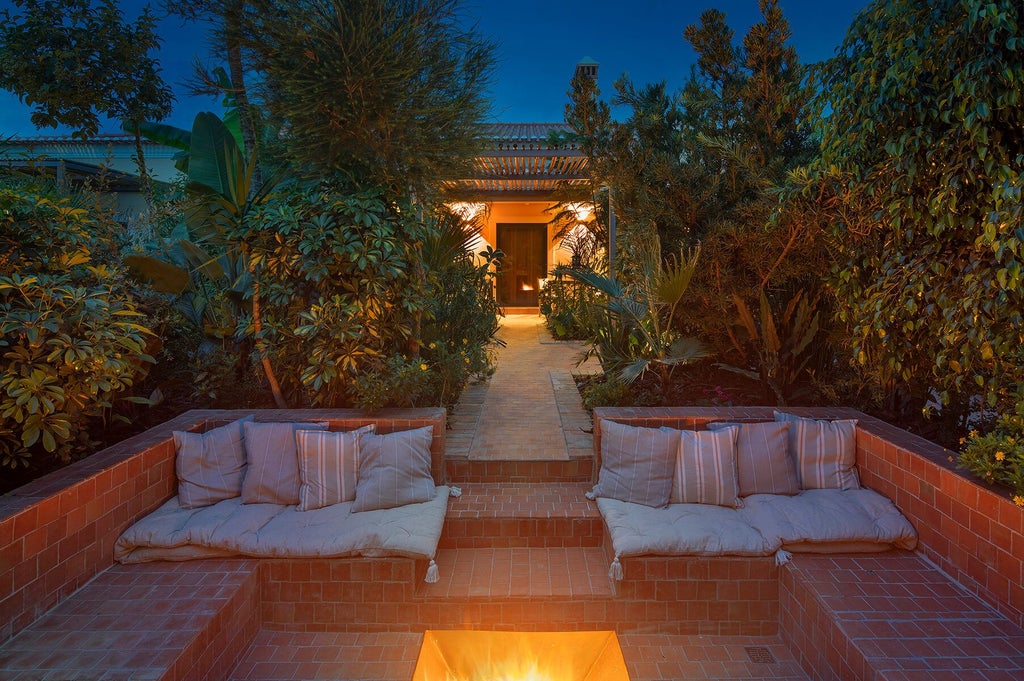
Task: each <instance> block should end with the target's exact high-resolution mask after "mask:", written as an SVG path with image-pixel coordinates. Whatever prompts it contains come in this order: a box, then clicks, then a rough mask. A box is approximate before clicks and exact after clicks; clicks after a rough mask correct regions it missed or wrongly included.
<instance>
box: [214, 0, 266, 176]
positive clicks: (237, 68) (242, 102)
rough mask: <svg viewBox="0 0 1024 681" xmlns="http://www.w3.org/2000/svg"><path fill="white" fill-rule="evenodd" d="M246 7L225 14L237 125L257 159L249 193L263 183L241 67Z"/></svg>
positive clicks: (238, 4) (232, 8) (247, 149)
mask: <svg viewBox="0 0 1024 681" xmlns="http://www.w3.org/2000/svg"><path fill="white" fill-rule="evenodd" d="M244 5H245V2H244V0H238V1H237V2H233V3H231V6H229V7H228V8H227V12H225V13H224V15H223V18H224V38H225V42H226V43H227V44H226V48H227V53H228V55H227V56H228V73H229V77H230V78H231V89H232V90H233V92H234V95H235V101H236V102H237V103H238V123H239V125H240V126H241V128H242V142H243V144H244V145H245V153H246V156H248V157H249V158H253V157H255V158H256V163H255V166H254V167H253V172H252V184H251V185H250V187H249V192H250V194H251V193H252V192H253V191H254V190H255V189H256V188H257V187H259V186H260V185H261V184H262V183H263V182H262V174H261V173H260V162H259V149H258V148H257V145H258V140H257V137H256V130H255V126H254V125H253V122H252V111H251V110H250V107H249V93H248V91H247V90H246V88H245V67H244V65H243V64H242V41H241V36H240V34H241V30H242V27H241V25H240V24H239V17H241V16H242V10H243V7H244Z"/></svg>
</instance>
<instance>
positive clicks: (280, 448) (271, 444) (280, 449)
mask: <svg viewBox="0 0 1024 681" xmlns="http://www.w3.org/2000/svg"><path fill="white" fill-rule="evenodd" d="M299 430H327V424H326V423H309V422H307V423H302V422H299V423H256V422H249V423H246V424H245V455H246V457H247V458H248V460H249V465H248V466H247V467H246V471H245V480H243V481H242V503H243V504H282V505H284V506H294V505H295V504H297V503H299V457H298V451H297V449H296V444H295V433H296V431H299Z"/></svg>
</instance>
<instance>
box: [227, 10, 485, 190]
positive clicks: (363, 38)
mask: <svg viewBox="0 0 1024 681" xmlns="http://www.w3.org/2000/svg"><path fill="white" fill-rule="evenodd" d="M250 16H251V18H252V22H253V26H252V29H251V31H249V32H248V34H249V35H251V36H253V39H252V42H251V44H249V45H247V47H248V49H250V50H251V51H252V53H253V54H254V56H255V66H256V68H257V70H258V71H259V72H260V74H261V76H262V77H263V79H264V80H263V87H262V91H263V96H264V100H265V102H266V104H267V107H268V109H269V111H270V113H271V115H273V116H276V117H277V118H278V119H279V120H280V122H281V123H282V125H283V128H284V129H286V130H287V150H286V153H287V155H288V157H289V159H290V160H291V161H292V162H293V163H294V164H295V165H296V166H297V167H299V168H301V169H305V170H307V171H308V172H309V173H310V174H311V175H319V176H323V175H335V176H337V175H341V176H344V177H347V178H348V179H349V180H350V181H353V182H356V183H363V184H372V185H376V186H379V187H385V188H387V189H388V190H389V191H391V192H393V193H396V194H407V193H409V192H412V193H414V194H415V195H416V196H417V197H418V198H420V199H423V198H424V197H425V196H427V195H428V194H430V193H432V192H433V191H434V190H435V189H436V187H437V186H438V184H439V182H441V181H443V180H445V179H449V178H452V177H454V176H455V175H456V174H457V170H456V169H458V168H462V167H463V164H464V163H466V162H468V160H469V158H470V157H471V156H472V154H473V153H475V151H476V150H477V149H478V145H479V144H480V136H479V127H478V126H479V123H480V122H481V120H482V119H483V117H484V116H485V114H486V113H487V111H488V107H489V104H488V100H487V98H486V96H485V92H484V89H485V87H486V85H487V83H488V80H489V77H490V74H491V70H492V64H493V60H492V57H491V48H492V46H491V43H489V42H488V41H487V40H485V39H483V38H482V37H480V36H479V35H478V34H477V33H476V32H475V30H474V29H467V28H465V27H464V26H463V23H462V21H461V20H460V17H459V14H458V0H301V1H299V2H292V3H280V2H276V1H274V0H254V1H253V11H252V12H250Z"/></svg>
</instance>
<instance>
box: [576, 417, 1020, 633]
mask: <svg viewBox="0 0 1024 681" xmlns="http://www.w3.org/2000/svg"><path fill="white" fill-rule="evenodd" d="M787 411H789V412H790V413H793V414H797V415H800V416H808V417H813V418H854V419H857V420H858V429H857V467H858V469H859V471H860V476H861V481H862V483H863V484H864V485H865V486H866V487H869V488H871V489H873V490H875V491H877V492H879V493H881V494H883V495H885V496H886V497H888V498H890V499H892V500H893V502H894V503H895V504H896V506H897V507H899V509H900V511H901V512H902V513H903V514H904V515H905V516H906V517H907V518H908V519H909V520H910V522H911V524H912V525H913V526H914V528H915V529H916V530H917V532H918V535H919V538H920V542H919V546H918V551H919V552H920V553H922V554H923V555H924V556H926V557H927V558H928V559H929V560H931V561H932V562H934V563H935V564H936V565H937V566H938V567H939V568H941V569H942V570H943V571H944V572H946V573H947V574H949V575H950V576H951V577H952V578H953V579H955V580H956V581H957V582H959V583H960V584H961V585H962V586H964V587H965V588H967V589H968V590H969V591H971V592H972V593H974V594H975V595H977V596H978V597H980V598H981V599H983V600H984V601H986V602H987V603H989V604H990V605H992V606H994V607H995V608H996V609H997V610H999V612H1001V613H1002V614H1003V615H1004V616H1006V617H1007V618H1009V619H1010V620H1011V621H1012V622H1014V623H1015V624H1017V625H1018V626H1024V509H1020V508H1018V507H1016V506H1015V505H1014V504H1013V502H1012V501H1011V500H1010V499H1009V497H1008V496H1007V493H1006V491H1005V490H997V489H994V488H990V487H988V486H986V485H984V484H982V483H981V482H980V481H978V480H977V479H975V478H973V477H972V476H970V475H969V474H968V473H966V472H964V471H961V470H959V469H957V467H956V464H955V462H954V461H951V460H950V457H954V459H955V453H954V452H951V451H949V450H947V449H945V448H943V447H939V446H938V445H936V444H934V443H931V442H929V441H927V440H925V439H923V438H921V437H918V436H916V435H914V434H912V433H909V432H907V431H905V430H902V429H900V428H896V427H895V426H892V425H889V424H887V423H885V422H883V421H881V420H879V419H876V418H874V417H871V416H868V415H866V414H864V413H861V412H858V411H856V410H853V409H843V408H792V409H787ZM772 412H773V409H772V408H771V407H658V408H598V409H595V410H594V422H595V423H594V451H595V453H596V456H598V457H599V456H600V451H601V450H600V447H601V441H600V421H601V419H611V420H614V421H618V422H620V423H627V424H630V425H635V426H647V427H658V426H663V425H665V426H671V427H675V428H702V427H704V425H705V424H707V423H708V422H709V421H722V420H747V421H764V420H771V419H772V417H773V413H772ZM596 468H597V464H595V469H596Z"/></svg>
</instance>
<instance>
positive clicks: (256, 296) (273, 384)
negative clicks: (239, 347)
mask: <svg viewBox="0 0 1024 681" xmlns="http://www.w3.org/2000/svg"><path fill="white" fill-rule="evenodd" d="M252 325H253V331H254V332H255V335H256V352H257V353H259V356H260V363H261V364H262V365H263V373H265V374H266V375H267V382H268V383H269V384H270V392H271V393H273V395H274V404H276V405H277V408H278V409H287V408H288V402H286V401H285V399H284V394H283V393H282V392H281V384H280V383H278V382H277V376H276V375H274V367H272V366H271V365H270V358H269V357H267V353H266V351H265V350H264V347H263V339H262V338H261V337H260V334H261V333H262V332H263V319H262V317H260V284H259V282H258V281H256V277H255V273H253V279H252Z"/></svg>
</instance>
